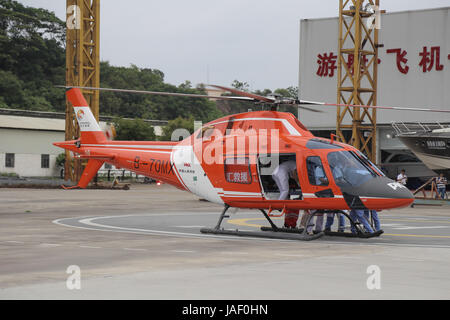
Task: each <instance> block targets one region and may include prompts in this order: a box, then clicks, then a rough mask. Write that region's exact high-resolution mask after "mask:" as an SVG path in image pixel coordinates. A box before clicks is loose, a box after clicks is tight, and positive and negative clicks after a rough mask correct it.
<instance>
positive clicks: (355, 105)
mask: <svg viewBox="0 0 450 320" xmlns="http://www.w3.org/2000/svg"><path fill="white" fill-rule="evenodd" d="M298 104H299V105H318V106H325V107H352V108H369V109H384V110H406V111H422V112H445V113H449V112H450V109H449V110H444V109H430V108H410V107H386V106H366V105H361V104H339V103H326V102H317V101H307V100H300V101H299V103H298Z"/></svg>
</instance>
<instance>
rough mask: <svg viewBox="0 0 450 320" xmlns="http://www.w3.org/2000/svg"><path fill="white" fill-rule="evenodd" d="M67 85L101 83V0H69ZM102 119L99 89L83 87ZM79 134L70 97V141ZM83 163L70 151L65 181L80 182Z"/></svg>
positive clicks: (84, 92) (67, 103) (67, 125)
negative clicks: (73, 156) (72, 155)
mask: <svg viewBox="0 0 450 320" xmlns="http://www.w3.org/2000/svg"><path fill="white" fill-rule="evenodd" d="M66 13H67V16H66V18H67V20H66V22H67V28H66V30H67V32H66V85H67V86H82V87H99V86H100V55H99V53H100V0H66ZM83 94H84V96H85V98H86V100H87V102H88V104H89V106H90V107H91V109H92V113H93V114H94V116H95V118H96V119H97V121H98V117H99V92H98V91H88V90H83ZM78 137H79V127H78V123H77V121H76V119H75V115H74V112H73V108H72V106H71V104H70V102H69V101H67V100H66V141H67V140H76V139H78ZM82 169H83V163H82V161H81V160H78V159H73V158H72V157H71V155H70V152H68V151H66V162H65V170H64V171H65V177H64V178H65V180H72V181H78V180H79V179H80V177H81V173H82Z"/></svg>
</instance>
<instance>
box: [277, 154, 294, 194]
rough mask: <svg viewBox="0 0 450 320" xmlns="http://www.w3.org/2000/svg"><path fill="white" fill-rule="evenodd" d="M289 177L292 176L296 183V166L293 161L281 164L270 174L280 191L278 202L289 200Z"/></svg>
mask: <svg viewBox="0 0 450 320" xmlns="http://www.w3.org/2000/svg"><path fill="white" fill-rule="evenodd" d="M289 176H292V177H293V178H294V180H296V181H297V182H298V175H297V164H296V162H295V160H289V161H286V162H283V163H281V164H280V165H279V166H278V167H277V168H276V169H275V171H274V172H273V173H272V178H273V180H274V181H275V183H276V184H277V186H278V189H279V190H280V196H279V197H278V200H288V199H289Z"/></svg>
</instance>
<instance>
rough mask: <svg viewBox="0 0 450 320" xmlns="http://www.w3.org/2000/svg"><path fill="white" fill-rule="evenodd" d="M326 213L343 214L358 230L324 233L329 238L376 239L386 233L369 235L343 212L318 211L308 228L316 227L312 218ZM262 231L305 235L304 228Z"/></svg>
mask: <svg viewBox="0 0 450 320" xmlns="http://www.w3.org/2000/svg"><path fill="white" fill-rule="evenodd" d="M326 213H340V214H343V215H344V216H345V217H346V218H347V219H348V220H349V221H350V224H351V225H352V226H353V227H354V229H355V230H356V233H353V232H344V231H324V232H323V233H324V234H325V235H327V236H332V237H345V238H361V239H369V238H374V237H379V236H380V235H381V234H383V233H384V231H383V230H378V231H375V232H373V233H369V232H364V230H363V228H362V227H361V224H360V223H358V222H354V221H353V220H352V218H350V216H349V215H348V214H347V213H345V212H343V211H333V212H330V211H324V210H319V211H316V212H315V213H314V214H311V216H310V217H309V219H308V221H307V225H308V227H311V228H312V227H314V224H312V223H311V221H312V218H313V217H314V216H315V215H318V214H326ZM261 231H272V232H283V233H296V234H303V233H304V228H278V227H275V228H273V227H261ZM315 232H316V231H314V232H313V233H315Z"/></svg>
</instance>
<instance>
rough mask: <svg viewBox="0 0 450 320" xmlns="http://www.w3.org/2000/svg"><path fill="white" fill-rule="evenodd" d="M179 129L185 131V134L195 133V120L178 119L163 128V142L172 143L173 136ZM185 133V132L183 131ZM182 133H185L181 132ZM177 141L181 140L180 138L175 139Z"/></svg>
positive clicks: (161, 138)
mask: <svg viewBox="0 0 450 320" xmlns="http://www.w3.org/2000/svg"><path fill="white" fill-rule="evenodd" d="M177 129H185V130H187V131H185V133H186V134H187V132H189V134H192V133H193V132H194V118H192V117H191V118H188V119H186V118H182V117H178V118H176V119H174V120H171V121H169V122H168V123H167V125H165V126H164V127H163V128H162V131H163V134H162V136H161V137H160V140H161V141H172V134H173V133H174V131H175V130H177ZM183 131H184V130H183ZM180 133H183V132H181V131H180ZM174 138H175V139H177V140H176V141H178V140H180V136H178V135H177V136H176V137H174Z"/></svg>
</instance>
